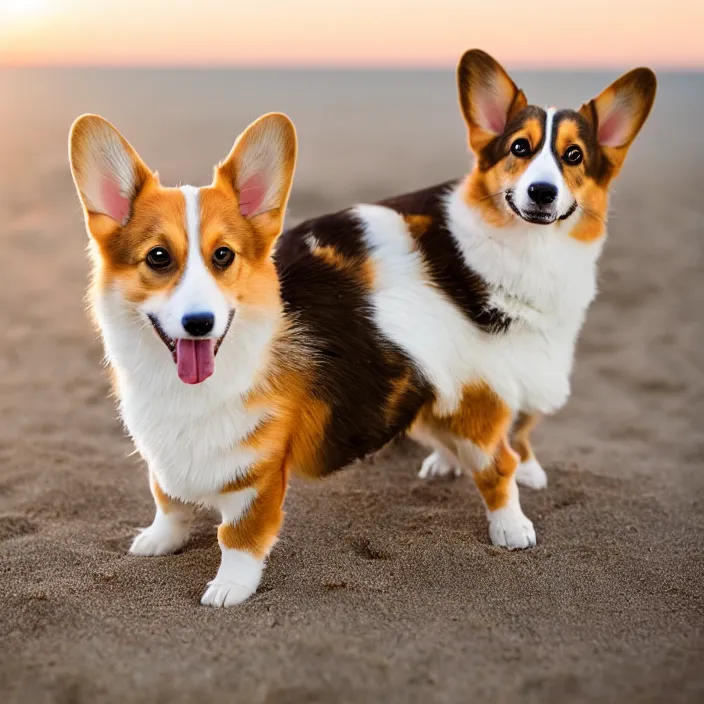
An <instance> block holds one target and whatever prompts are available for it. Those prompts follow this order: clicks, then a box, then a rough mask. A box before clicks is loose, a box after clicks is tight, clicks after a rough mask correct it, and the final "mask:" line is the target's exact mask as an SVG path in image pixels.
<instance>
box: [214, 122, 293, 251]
mask: <svg viewBox="0 0 704 704" xmlns="http://www.w3.org/2000/svg"><path fill="white" fill-rule="evenodd" d="M296 151H297V142H296V130H295V128H294V126H293V123H292V122H291V120H290V119H289V118H288V117H287V116H286V115H283V114H282V113H269V114H267V115H263V116H262V117H260V118H259V119H257V120H255V121H254V122H253V123H252V124H251V125H249V127H247V129H246V130H245V131H244V132H242V134H241V135H240V136H239V137H238V138H237V141H236V142H235V145H234V146H233V147H232V151H231V152H230V154H229V155H228V156H227V158H226V159H225V161H223V162H222V163H221V164H220V165H219V166H218V167H217V168H216V170H215V183H216V184H218V183H221V184H222V183H223V182H224V183H226V184H227V185H228V186H229V187H230V188H231V189H232V191H233V192H234V195H235V197H236V198H237V203H238V206H239V211H240V214H241V215H242V216H243V217H244V218H245V219H246V220H247V221H249V223H250V224H251V226H252V227H253V228H254V230H255V232H257V233H258V235H259V236H260V237H261V238H262V244H263V245H264V247H265V248H266V249H267V250H268V248H269V247H270V246H271V244H272V243H273V241H274V240H275V239H276V237H278V235H279V234H280V233H281V230H282V228H283V221H284V215H285V212H286V204H287V203H288V198H289V194H290V192H291V185H292V183H293V174H294V171H295V168H296Z"/></svg>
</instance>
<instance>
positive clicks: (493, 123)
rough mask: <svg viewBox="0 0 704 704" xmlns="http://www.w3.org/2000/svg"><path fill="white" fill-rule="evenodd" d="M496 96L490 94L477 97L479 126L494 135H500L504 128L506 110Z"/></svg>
mask: <svg viewBox="0 0 704 704" xmlns="http://www.w3.org/2000/svg"><path fill="white" fill-rule="evenodd" d="M501 102H502V101H501V99H500V98H499V96H498V95H496V94H495V93H492V92H487V93H484V92H483V93H482V94H481V95H479V96H477V103H476V104H477V113H478V117H479V120H478V121H479V125H480V127H482V128H483V129H485V130H489V131H491V132H493V133H494V134H501V133H502V132H503V131H504V127H506V109H505V107H504V106H503V105H502V104H501Z"/></svg>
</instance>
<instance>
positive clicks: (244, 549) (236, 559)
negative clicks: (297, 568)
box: [200, 471, 286, 607]
mask: <svg viewBox="0 0 704 704" xmlns="http://www.w3.org/2000/svg"><path fill="white" fill-rule="evenodd" d="M285 493H286V487H285V478H284V476H283V475H282V472H281V471H279V472H272V473H271V474H270V475H269V476H264V477H263V478H260V479H258V480H257V481H256V482H254V483H253V484H252V485H251V486H245V487H242V486H241V483H239V482H235V483H234V484H233V485H232V487H231V488H230V487H226V488H225V490H223V491H222V492H221V493H220V494H218V496H217V497H216V498H215V499H213V501H212V503H213V505H215V506H216V508H218V509H219V511H220V514H221V515H222V523H221V524H220V526H219V528H218V543H219V544H220V551H221V561H220V568H219V569H218V573H217V575H216V576H215V579H213V580H212V581H211V582H209V583H208V588H207V589H206V590H205V593H204V594H203V597H202V599H201V602H200V603H201V604H205V605H206V606H215V607H221V606H235V605H236V604H241V603H242V602H243V601H245V600H246V599H248V598H249V597H250V596H252V594H254V592H256V591H257V587H258V586H259V581H260V580H261V576H262V572H263V571H264V562H265V560H266V557H267V556H268V554H269V552H270V550H271V548H272V547H273V545H274V543H275V542H276V538H277V536H278V534H279V529H280V528H281V523H282V522H283V517H284V512H283V510H282V504H283V500H284V495H285Z"/></svg>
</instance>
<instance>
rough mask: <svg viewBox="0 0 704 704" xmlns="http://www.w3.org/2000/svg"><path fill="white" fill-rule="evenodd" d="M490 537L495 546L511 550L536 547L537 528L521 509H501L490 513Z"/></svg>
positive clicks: (507, 507)
mask: <svg viewBox="0 0 704 704" xmlns="http://www.w3.org/2000/svg"><path fill="white" fill-rule="evenodd" d="M489 537H490V538H491V542H492V544H493V545H497V546H499V547H502V548H508V549H509V550H520V549H522V548H531V547H533V546H534V545H535V542H536V539H535V528H534V527H533V524H532V523H531V521H530V519H528V518H527V517H526V516H525V515H524V514H523V512H522V511H521V509H520V508H516V507H513V506H511V507H509V506H506V507H505V508H500V509H498V510H497V511H491V512H490V513H489Z"/></svg>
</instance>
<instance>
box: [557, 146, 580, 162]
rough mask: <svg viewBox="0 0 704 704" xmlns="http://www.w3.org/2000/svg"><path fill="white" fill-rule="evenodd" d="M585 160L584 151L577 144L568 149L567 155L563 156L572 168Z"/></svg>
mask: <svg viewBox="0 0 704 704" xmlns="http://www.w3.org/2000/svg"><path fill="white" fill-rule="evenodd" d="M583 158H584V157H583V156H582V150H581V149H580V148H579V147H578V146H576V145H575V144H573V145H572V146H571V147H567V149H566V150H565V153H564V154H563V155H562V159H563V160H564V161H565V163H567V164H569V165H570V166H577V164H581V163H582V159H583Z"/></svg>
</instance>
